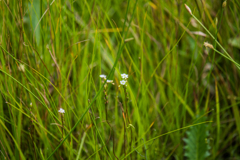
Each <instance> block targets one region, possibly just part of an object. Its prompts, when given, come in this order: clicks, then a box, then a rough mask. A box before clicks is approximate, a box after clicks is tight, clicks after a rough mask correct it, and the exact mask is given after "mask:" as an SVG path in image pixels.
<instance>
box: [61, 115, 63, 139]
mask: <svg viewBox="0 0 240 160" xmlns="http://www.w3.org/2000/svg"><path fill="white" fill-rule="evenodd" d="M61 117H62V140H63V127H64V125H63V114H62V115H61Z"/></svg>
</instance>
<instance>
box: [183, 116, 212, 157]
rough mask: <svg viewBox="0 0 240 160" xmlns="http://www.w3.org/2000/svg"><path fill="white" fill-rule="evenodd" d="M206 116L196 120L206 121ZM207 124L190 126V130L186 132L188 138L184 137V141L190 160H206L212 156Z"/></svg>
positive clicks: (186, 154)
mask: <svg viewBox="0 0 240 160" xmlns="http://www.w3.org/2000/svg"><path fill="white" fill-rule="evenodd" d="M205 120H206V118H205V117H202V118H200V119H199V120H197V121H196V123H200V122H203V121H205ZM207 128H208V125H207V124H201V125H197V126H193V127H190V128H189V131H187V132H186V134H187V138H184V139H183V141H184V142H185V143H186V144H185V147H184V148H185V153H184V155H185V156H186V157H187V158H188V159H189V160H205V159H206V158H207V157H209V156H210V152H209V150H210V148H211V147H210V145H209V140H208V138H209V131H208V129H207Z"/></svg>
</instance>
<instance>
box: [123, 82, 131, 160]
mask: <svg viewBox="0 0 240 160" xmlns="http://www.w3.org/2000/svg"><path fill="white" fill-rule="evenodd" d="M123 88H124V94H125V100H124V103H125V107H126V118H127V121H128V124H131V122H130V117H129V115H128V106H127V102H128V96H127V87H126V86H125V85H124V87H123ZM125 127H126V126H125ZM130 131H131V133H130V135H131V136H130V150H131V149H132V128H130ZM130 158H131V160H132V154H131V156H130Z"/></svg>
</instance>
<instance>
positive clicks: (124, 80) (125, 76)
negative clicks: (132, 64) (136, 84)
mask: <svg viewBox="0 0 240 160" xmlns="http://www.w3.org/2000/svg"><path fill="white" fill-rule="evenodd" d="M121 77H122V79H123V80H121V81H120V84H121V85H123V86H124V85H126V83H127V79H128V74H125V73H123V74H121Z"/></svg>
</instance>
